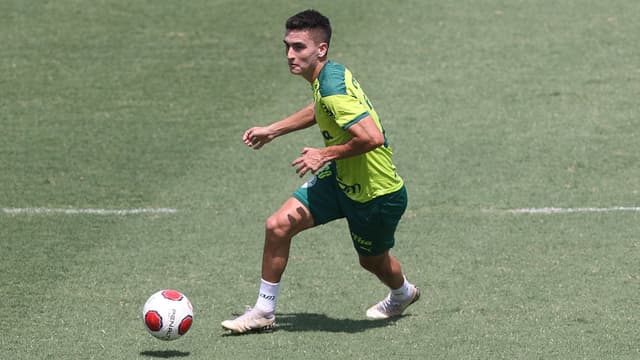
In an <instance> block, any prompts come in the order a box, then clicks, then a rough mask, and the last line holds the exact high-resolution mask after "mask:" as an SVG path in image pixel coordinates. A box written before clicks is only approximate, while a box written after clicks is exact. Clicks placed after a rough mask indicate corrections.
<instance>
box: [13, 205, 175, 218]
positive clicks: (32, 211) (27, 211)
mask: <svg viewBox="0 0 640 360" xmlns="http://www.w3.org/2000/svg"><path fill="white" fill-rule="evenodd" d="M2 212H3V213H5V214H11V215H54V214H62V215H121V216H124V215H138V214H174V213H176V212H178V210H177V209H172V208H140V209H64V208H43V207H36V208H2Z"/></svg>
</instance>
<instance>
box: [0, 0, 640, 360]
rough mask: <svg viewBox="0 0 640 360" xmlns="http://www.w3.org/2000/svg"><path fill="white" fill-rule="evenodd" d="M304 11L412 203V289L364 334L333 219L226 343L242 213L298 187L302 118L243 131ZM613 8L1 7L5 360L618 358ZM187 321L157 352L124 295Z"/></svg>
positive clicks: (617, 71)
mask: <svg viewBox="0 0 640 360" xmlns="http://www.w3.org/2000/svg"><path fill="white" fill-rule="evenodd" d="M309 7H315V8H317V9H319V10H321V11H323V12H325V13H326V14H327V15H328V16H330V18H331V19H332V22H333V25H334V39H333V41H332V49H331V56H332V58H333V59H335V60H337V61H340V62H342V63H344V64H345V65H347V66H348V67H350V68H351V69H352V70H353V71H354V73H355V74H356V76H357V77H358V78H359V80H360V82H361V83H362V84H363V85H364V87H365V89H366V91H367V94H368V95H369V97H370V98H371V99H372V101H373V103H374V104H375V106H376V109H377V110H378V112H379V113H380V114H381V116H382V118H383V122H384V124H385V128H386V130H387V133H388V135H389V137H390V140H391V143H392V145H393V146H394V149H395V156H396V162H397V165H398V168H399V170H400V173H401V174H402V175H403V177H404V178H405V180H406V183H407V185H408V189H409V195H410V206H409V209H408V211H407V213H406V215H405V217H404V219H403V222H402V223H401V226H400V228H399V230H398V244H397V248H396V249H395V250H394V253H395V254H396V255H397V256H398V257H399V258H400V259H401V261H402V263H403V266H404V268H405V270H406V272H407V274H408V275H409V276H410V278H411V280H412V281H413V282H415V283H417V284H418V285H419V286H421V287H422V289H423V291H424V298H423V300H421V302H419V303H417V304H415V305H414V306H412V307H411V308H410V310H409V311H408V313H407V316H405V317H403V318H401V319H398V320H397V321H392V322H372V321H368V320H366V319H365V317H364V310H365V309H366V308H367V307H368V306H369V305H371V304H372V303H373V302H375V301H377V300H378V299H379V298H381V297H382V296H384V294H385V289H384V288H383V287H382V286H381V285H380V284H379V283H378V281H377V280H375V279H374V278H373V277H372V276H370V275H369V274H367V273H365V272H364V271H363V270H361V269H360V268H359V266H358V264H357V259H356V255H355V252H354V251H353V250H352V248H351V245H350V241H349V239H348V233H347V231H346V224H345V223H344V222H342V221H338V222H336V223H333V224H330V225H326V226H323V227H320V228H317V229H313V230H310V231H309V232H306V233H304V234H301V235H300V236H298V237H297V238H296V239H295V241H294V244H293V249H292V258H291V261H290V264H289V267H288V269H287V272H286V274H285V278H284V280H283V287H282V291H281V297H280V300H279V307H278V322H279V326H280V328H279V330H278V331H276V332H274V333H271V334H264V335H257V336H253V335H252V336H224V333H223V332H222V330H221V329H220V327H219V323H220V321H222V320H224V319H226V318H228V317H229V316H230V315H231V314H232V313H234V312H237V311H241V310H242V307H243V306H244V305H245V304H247V305H251V304H252V303H253V302H254V300H255V297H256V294H257V286H258V281H259V266H260V264H259V262H260V258H261V249H262V232H263V221H264V219H265V218H266V217H267V216H268V215H269V214H270V213H271V212H272V211H274V210H275V209H276V208H277V207H278V206H279V204H280V203H281V202H282V201H283V200H285V199H286V198H287V197H288V196H289V195H290V193H291V192H292V191H293V190H294V189H295V187H296V186H298V185H299V184H300V183H301V180H300V179H298V178H297V177H296V175H295V173H294V172H293V171H292V169H291V167H290V165H289V162H290V160H292V159H293V158H295V157H296V156H297V154H298V152H299V150H300V149H301V148H302V147H303V146H309V145H310V146H320V145H321V137H320V136H319V134H317V131H315V130H312V129H309V130H305V131H302V132H300V133H298V134H294V135H290V136H287V137H284V138H281V139H278V140H277V141H276V142H274V143H272V144H270V145H269V146H267V147H266V148H264V149H263V150H261V151H259V152H253V151H250V150H249V149H247V148H246V147H245V146H244V145H243V144H242V142H241V135H242V132H243V131H244V130H245V129H246V128H248V127H250V126H253V125H256V124H265V123H268V122H271V121H275V120H278V119H279V118H281V117H283V116H285V115H287V114H289V113H291V112H293V111H295V110H297V109H298V108H300V107H302V106H303V105H304V104H306V103H307V102H308V101H310V99H311V94H310V92H309V89H308V85H307V84H305V82H304V80H302V79H300V78H296V77H293V76H291V75H289V74H288V71H287V68H286V62H285V61H286V60H285V59H284V56H283V48H282V43H281V41H282V35H283V23H284V21H285V19H286V18H287V17H288V16H289V15H291V14H293V13H295V12H296V11H298V10H302V9H305V8H309ZM639 11H640V5H639V3H637V2H636V1H632V0H616V1H609V2H602V1H595V0H581V1H578V0H572V1H563V2H556V1H547V0H540V1H509V2H505V1H497V0H485V1H457V2H452V3H448V2H441V1H417V0H414V1H402V2H396V3H393V2H382V1H379V2H378V1H376V2H370V1H346V2H345V1H323V2H319V1H318V2H314V1H296V2H289V1H274V2H269V3H264V4H262V3H259V2H258V3H255V2H249V1H223V0H216V1H203V0H194V1H183V2H171V1H133V2H131V1H120V0H113V1H91V2H89V1H73V0H62V1H51V2H48V1H17V0H6V1H3V2H1V3H0V44H2V56H1V57H0V72H1V73H2V74H3V75H2V76H0V94H1V96H0V169H1V170H0V189H1V190H0V208H13V207H16V208H31V207H48V208H72V209H85V208H100V209H130V208H147V207H171V208H176V209H178V212H177V213H176V214H155V215H154V214H147V215H128V216H95V215H62V214H50V215H24V214H22V215H11V214H7V213H4V212H2V213H0V255H1V257H2V260H1V261H0V293H2V294H3V300H2V301H1V302H0V310H1V312H2V314H3V321H2V324H3V328H4V332H3V336H1V337H0V349H2V353H3V354H11V358H12V359H153V358H178V359H181V358H185V359H211V358H220V359H226V358H235V359H255V358H267V359H271V358H274V359H275V358H291V359H297V358H305V359H321V358H322V359H327V358H331V359H333V358H342V359H380V358H429V359H563V360H564V359H637V358H638V357H639V356H640V345H638V332H639V331H640V323H639V315H638V314H639V313H640V300H638V290H640V269H639V268H638V261H637V260H638V255H637V254H638V251H639V250H640V240H639V237H638V232H639V230H640V227H639V225H638V223H639V220H640V213H637V212H608V213H576V214H554V215H514V214H510V213H508V212H506V211H505V210H508V209H515V208H538V207H547V206H555V207H567V208H573V207H611V206H629V207H635V206H639V205H640V182H639V181H638V179H640V167H638V166H637V164H638V161H639V157H638V154H639V153H640V145H638V144H640V142H639V141H638V135H637V127H638V124H639V123H638V114H639V113H638V106H637V99H638V96H639V95H640V69H639V68H638V53H637V46H635V45H634V44H635V43H636V42H637V34H639V33H640V25H639V23H638V21H637V19H636V17H637V16H636V14H638V12H639ZM160 288H176V289H179V290H182V291H184V292H185V293H186V294H187V295H188V296H189V297H190V298H191V300H192V302H193V303H194V306H195V311H196V315H195V322H194V326H193V328H192V330H191V331H190V333H189V334H188V335H187V336H185V337H184V338H183V339H180V340H178V341H176V342H171V343H165V342H160V341H158V340H155V339H154V338H152V337H151V336H149V335H148V334H147V333H146V332H145V330H144V329H143V325H142V321H141V317H140V315H141V314H140V313H141V307H142V304H143V303H144V301H145V300H146V298H147V297H148V296H149V295H150V294H151V293H153V292H154V291H156V290H158V289H160Z"/></svg>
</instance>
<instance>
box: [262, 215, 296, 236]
mask: <svg viewBox="0 0 640 360" xmlns="http://www.w3.org/2000/svg"><path fill="white" fill-rule="evenodd" d="M265 231H266V232H267V234H268V235H271V236H273V237H278V238H281V237H288V236H289V235H290V233H291V224H289V223H288V222H287V221H286V217H284V216H283V215H282V214H280V213H279V212H277V213H275V214H273V215H271V216H269V218H268V219H267V221H266V223H265Z"/></svg>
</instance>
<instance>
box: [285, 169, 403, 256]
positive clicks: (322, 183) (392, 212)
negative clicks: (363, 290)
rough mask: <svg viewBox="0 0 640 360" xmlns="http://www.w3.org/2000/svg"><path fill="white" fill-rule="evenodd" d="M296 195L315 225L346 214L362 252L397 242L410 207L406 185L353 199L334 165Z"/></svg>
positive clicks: (380, 250) (382, 249) (375, 252)
mask: <svg viewBox="0 0 640 360" xmlns="http://www.w3.org/2000/svg"><path fill="white" fill-rule="evenodd" d="M293 197H295V198H296V199H298V200H299V201H300V202H301V203H302V204H303V205H304V206H306V207H307V209H309V212H311V216H313V221H314V225H315V226H317V225H322V224H326V223H328V222H330V221H333V220H336V219H341V218H346V219H347V223H348V224H349V231H350V232H351V240H352V241H353V246H354V247H355V249H356V251H357V252H358V254H359V255H361V256H375V255H380V254H383V253H384V252H386V251H387V250H389V249H391V248H392V247H393V246H394V244H395V232H396V227H397V226H398V222H399V221H400V218H401V217H402V214H404V211H405V209H406V208H407V190H406V188H405V187H404V186H403V187H402V188H401V189H400V190H398V191H396V192H393V193H390V194H386V195H382V196H379V197H377V198H375V199H373V200H370V201H368V202H366V203H361V202H357V201H354V200H351V199H350V198H349V197H347V196H346V195H345V194H344V193H343V192H342V191H341V190H340V188H339V187H338V182H337V180H336V177H335V168H334V167H333V166H330V167H327V168H325V169H324V170H321V171H319V172H318V173H317V174H316V175H315V176H314V177H313V178H311V179H310V180H309V181H307V182H306V183H305V184H304V185H302V186H301V187H300V188H298V189H297V190H296V191H294V193H293Z"/></svg>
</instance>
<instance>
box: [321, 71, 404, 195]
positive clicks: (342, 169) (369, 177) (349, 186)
mask: <svg viewBox="0 0 640 360" xmlns="http://www.w3.org/2000/svg"><path fill="white" fill-rule="evenodd" d="M311 86H312V89H313V97H314V101H315V116H316V123H317V124H318V126H319V127H320V131H321V133H322V136H323V138H324V143H325V145H326V146H331V145H338V144H344V143H346V142H347V141H349V140H350V139H351V138H352V136H351V134H350V133H349V131H348V129H349V127H350V126H352V125H353V124H355V123H357V122H358V121H360V120H362V119H364V118H365V117H367V116H371V118H372V119H373V120H374V121H375V123H376V125H377V126H378V129H380V131H381V132H382V133H383V134H384V129H383V127H382V124H381V123H380V118H379V117H378V114H377V113H376V111H375V110H374V108H373V106H372V105H371V102H370V101H369V99H368V98H367V96H366V95H365V93H364V91H362V88H361V87H360V84H358V81H356V79H355V78H354V77H353V75H352V74H351V71H349V69H347V68H345V67H344V66H342V65H340V64H338V63H336V62H333V61H329V62H327V63H326V64H325V65H324V67H323V68H322V70H321V72H320V74H319V75H318V78H317V79H316V80H314V82H313V83H312V84H311ZM334 163H335V170H336V172H337V174H336V178H337V180H338V184H339V186H340V188H341V190H342V191H343V192H344V193H345V194H346V195H347V196H348V197H349V198H351V199H352V200H355V201H358V202H367V201H369V200H371V199H374V198H376V197H378V196H381V195H385V194H389V193H392V192H395V191H397V190H399V189H400V188H402V186H403V181H402V178H401V177H400V176H399V175H398V174H397V172H396V167H395V165H394V164H393V161H392V151H391V147H390V146H389V144H388V143H387V137H386V135H385V143H384V146H380V147H377V148H376V149H374V150H371V151H369V152H367V153H364V154H361V155H357V156H353V157H350V158H346V159H340V160H336V161H335V162H334Z"/></svg>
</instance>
